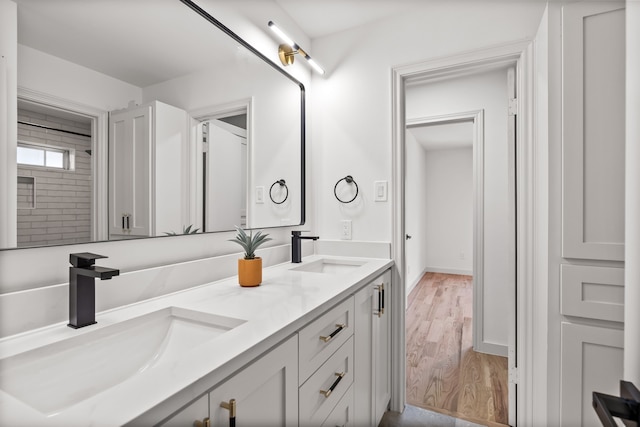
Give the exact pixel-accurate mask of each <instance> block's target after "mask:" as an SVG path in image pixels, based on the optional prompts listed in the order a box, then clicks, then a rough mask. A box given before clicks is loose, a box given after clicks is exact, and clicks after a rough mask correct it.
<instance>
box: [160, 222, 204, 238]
mask: <svg viewBox="0 0 640 427" xmlns="http://www.w3.org/2000/svg"><path fill="white" fill-rule="evenodd" d="M191 227H193V224H190V225H189V226H188V227H187V226H185V227H182V234H196V233H197V232H198V231H199V230H200V229H199V228H194V229H193V230H192V229H191ZM164 234H166V235H167V236H177V235H178V233H176V232H175V231H171V232H166V231H165V232H164Z"/></svg>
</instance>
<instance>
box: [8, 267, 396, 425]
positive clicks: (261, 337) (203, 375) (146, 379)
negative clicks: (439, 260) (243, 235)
mask: <svg viewBox="0 0 640 427" xmlns="http://www.w3.org/2000/svg"><path fill="white" fill-rule="evenodd" d="M320 258H327V259H338V260H356V261H364V264H363V265H362V266H360V267H358V268H356V269H353V271H350V272H348V273H345V274H335V275H334V274H321V273H310V272H303V271H292V269H293V268H296V267H299V266H300V265H303V264H306V263H310V262H313V261H315V260H318V259H320ZM392 263H393V261H391V260H389V259H377V258H355V257H332V256H327V255H313V256H310V257H306V258H305V259H304V261H303V263H302V264H291V263H285V264H280V265H276V266H273V267H269V268H265V269H264V271H263V281H262V284H261V285H260V286H258V287H255V288H242V287H240V286H239V285H238V284H237V278H236V277H232V278H229V279H225V280H221V281H217V282H213V283H209V284H206V285H202V286H198V287H195V288H191V289H188V290H185V291H181V292H177V293H174V294H170V295H165V296H163V297H159V298H155V299H152V300H147V301H143V302H141V303H136V304H132V305H129V306H125V307H121V308H118V309H114V310H110V311H106V312H102V313H98V314H97V315H96V320H97V322H98V323H97V324H96V325H92V326H88V327H85V328H82V329H77V330H74V329H71V328H68V327H67V326H66V322H64V323H58V324H54V325H51V326H48V327H46V328H41V329H38V330H36V331H32V332H27V333H24V334H20V335H15V336H12V337H7V338H5V339H2V340H0V426H32V425H40V426H67V427H68V426H75V425H83V426H113V425H124V424H128V423H129V424H131V425H152V424H153V423H157V422H158V421H160V420H162V419H163V418H164V417H166V416H168V415H169V414H171V412H172V410H177V409H178V408H180V407H182V406H184V405H186V404H187V403H189V402H190V401H192V400H194V399H195V398H197V397H198V396H200V395H202V394H204V393H206V391H207V390H209V389H210V388H211V387H212V386H214V385H215V384H217V383H219V382H220V381H222V380H223V379H225V378H226V377H227V376H228V375H229V374H231V373H233V372H235V371H236V370H238V369H240V368H242V366H244V365H246V364H247V363H248V362H250V361H251V360H252V359H254V358H255V357H257V356H259V355H260V354H261V353H263V352H264V351H266V350H268V349H270V348H271V347H273V346H274V345H276V344H277V343H279V342H280V341H282V340H283V339H285V338H287V337H289V336H290V335H291V334H293V333H295V332H296V331H297V330H299V329H300V328H301V327H302V326H304V325H305V324H306V323H308V322H309V321H311V320H313V319H314V318H316V317H317V316H319V315H320V314H322V313H323V312H324V311H326V310H327V309H329V308H331V307H332V306H333V305H335V304H337V303H338V302H340V301H341V300H342V299H344V298H345V297H347V296H349V295H350V294H352V293H353V292H354V291H355V290H357V289H358V288H360V287H362V286H364V285H365V284H366V283H367V282H369V281H370V280H372V279H374V278H375V277H377V276H378V275H379V274H381V273H382V272H383V271H384V270H386V269H387V268H389V267H390V266H391V265H392ZM116 279H117V278H114V279H113V280H116ZM166 307H180V308H184V309H189V310H194V311H199V312H205V313H211V314H215V315H219V316H227V317H232V318H236V319H241V320H245V321H246V322H244V323H243V324H241V325H240V326H237V327H235V328H234V329H231V330H229V331H227V332H225V333H224V334H222V335H220V336H218V337H217V338H215V339H213V340H211V341H209V342H204V343H203V344H202V345H199V346H197V347H195V348H193V349H192V350H190V351H187V352H186V354H183V355H182V356H181V357H180V358H178V359H176V360H175V362H174V363H165V364H164V365H163V366H161V367H159V368H158V369H154V370H152V371H153V372H140V373H137V374H135V375H132V376H131V377H129V378H128V379H126V380H125V381H122V382H120V383H118V384H115V385H113V386H112V387H110V388H108V389H105V390H102V391H96V392H95V393H94V394H91V393H87V395H86V398H84V399H82V398H80V399H82V400H80V401H78V402H77V403H75V404H73V405H71V406H67V407H65V408H64V409H61V410H57V412H55V413H46V414H45V413H42V412H40V411H38V410H36V409H34V408H33V407H31V406H29V405H27V404H26V403H24V402H23V401H21V400H19V399H18V398H16V397H14V396H12V395H11V394H9V393H8V392H6V391H5V390H4V389H3V387H2V376H1V375H2V360H3V359H6V358H8V357H11V356H14V355H17V354H20V353H23V352H25V351H29V350H32V349H37V348H40V347H42V346H45V345H49V344H54V343H58V342H61V341H64V340H66V339H69V338H73V337H77V336H79V335H81V334H90V333H92V332H95V331H97V330H99V329H101V328H105V327H107V326H109V325H113V324H117V323H119V322H122V321H125V320H129V319H132V318H136V317H138V316H141V315H145V314H148V313H151V312H155V311H158V310H161V309H163V308H166ZM26 315H28V314H26ZM130 351H131V352H135V351H136V350H135V346H134V348H131V349H130ZM122 357H126V355H123V356H122ZM114 363H118V360H114ZM43 376H44V375H43ZM41 380H42V381H46V380H47V378H41ZM38 381H40V379H39V380H38ZM38 386H39V384H37V383H35V381H34V384H33V385H32V387H33V388H34V389H36V388H37V387H38Z"/></svg>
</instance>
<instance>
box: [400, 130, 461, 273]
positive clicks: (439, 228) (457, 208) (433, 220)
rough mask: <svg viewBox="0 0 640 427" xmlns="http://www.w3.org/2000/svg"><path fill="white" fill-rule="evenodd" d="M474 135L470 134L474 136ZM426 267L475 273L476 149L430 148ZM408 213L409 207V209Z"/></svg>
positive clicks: (426, 215)
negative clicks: (474, 190) (474, 166)
mask: <svg viewBox="0 0 640 427" xmlns="http://www.w3.org/2000/svg"><path fill="white" fill-rule="evenodd" d="M471 137H472V135H469V138H470V139H471ZM424 167H425V169H426V172H427V180H426V182H425V187H424V197H425V198H426V207H427V209H426V211H425V212H424V214H425V216H424V218H423V220H424V221H426V225H427V227H426V230H425V231H426V233H425V234H424V235H422V236H419V238H421V239H424V240H426V242H427V251H426V254H425V255H426V257H425V261H426V270H427V271H436V272H438V271H441V272H447V271H449V272H451V273H459V274H469V275H470V274H472V273H473V150H472V148H471V147H469V148H462V149H456V150H429V151H427V156H426V162H425V165H424ZM407 213H408V211H407Z"/></svg>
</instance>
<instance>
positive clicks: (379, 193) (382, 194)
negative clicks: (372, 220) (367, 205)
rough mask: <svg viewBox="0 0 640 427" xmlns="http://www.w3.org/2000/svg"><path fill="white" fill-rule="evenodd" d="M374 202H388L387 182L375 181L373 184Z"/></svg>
mask: <svg viewBox="0 0 640 427" xmlns="http://www.w3.org/2000/svg"><path fill="white" fill-rule="evenodd" d="M373 200H374V201H376V202H386V201H387V181H375V182H374V183H373Z"/></svg>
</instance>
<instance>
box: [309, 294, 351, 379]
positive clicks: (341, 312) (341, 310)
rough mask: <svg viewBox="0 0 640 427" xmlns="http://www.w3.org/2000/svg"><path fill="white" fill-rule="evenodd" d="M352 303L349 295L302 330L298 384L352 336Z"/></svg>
mask: <svg viewBox="0 0 640 427" xmlns="http://www.w3.org/2000/svg"><path fill="white" fill-rule="evenodd" d="M353 304H354V303H353V297H349V298H347V299H346V300H344V301H343V302H341V303H340V304H338V305H337V306H335V307H334V308H332V309H331V310H329V311H328V312H326V313H325V314H323V315H322V316H321V317H319V318H318V319H316V320H314V321H313V322H311V323H310V324H309V325H307V326H305V328H304V329H302V330H301V331H300V332H299V334H298V336H299V343H298V345H299V351H298V354H299V357H300V363H299V369H300V371H299V375H298V380H299V384H302V383H304V382H305V381H306V379H307V378H309V376H310V375H311V374H313V373H314V372H315V371H316V369H318V368H319V367H320V365H322V364H323V363H324V361H325V360H327V359H328V358H329V356H331V355H332V354H333V353H334V352H335V351H336V350H337V349H338V347H340V346H341V345H342V344H344V342H345V341H347V339H349V337H350V336H351V335H353V313H354V305H353Z"/></svg>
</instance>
